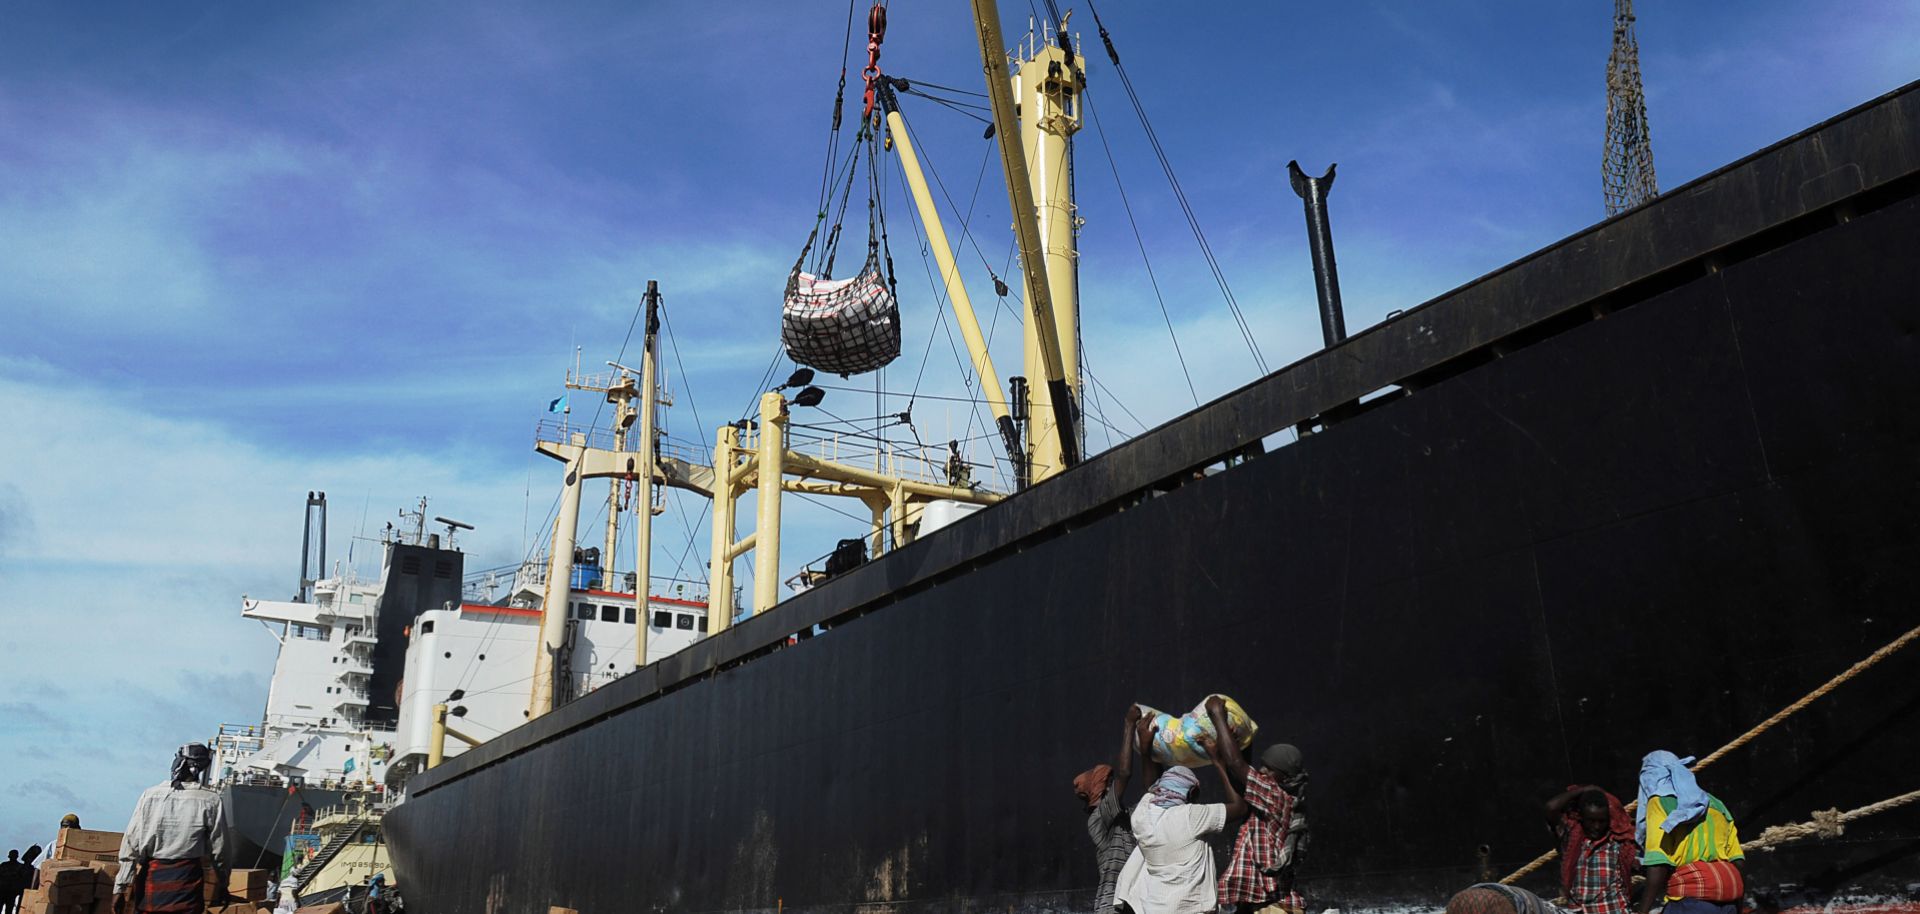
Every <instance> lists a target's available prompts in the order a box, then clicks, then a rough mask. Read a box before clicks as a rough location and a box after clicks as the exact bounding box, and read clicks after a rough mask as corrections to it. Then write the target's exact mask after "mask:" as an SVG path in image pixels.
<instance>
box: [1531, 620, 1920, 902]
mask: <svg viewBox="0 0 1920 914" xmlns="http://www.w3.org/2000/svg"><path fill="white" fill-rule="evenodd" d="M1915 638H1920V626H1916V627H1915V628H1913V629H1911V630H1909V631H1908V632H1907V633H1906V634H1904V635H1901V636H1900V637H1898V638H1895V639H1893V640H1892V641H1891V642H1888V643H1887V645H1886V646H1885V647H1882V648H1881V649H1879V650H1877V651H1874V652H1873V653H1871V654H1868V655H1867V657H1866V659H1864V660H1862V661H1860V662H1859V663H1856V664H1854V665H1853V666H1850V667H1847V668H1846V670H1844V671H1842V672H1841V673H1840V675H1838V676H1835V677H1833V678H1832V679H1829V680H1827V681H1826V684H1824V685H1822V686H1820V687H1819V688H1817V689H1814V690H1813V691H1811V692H1808V693H1807V694H1806V695H1805V696H1804V697H1802V698H1801V699H1800V700H1799V701H1796V702H1794V703H1793V704H1790V705H1787V706H1786V707H1784V708H1781V709H1780V711H1779V712H1778V713H1776V714H1774V715H1773V716H1772V717H1769V718H1767V719H1766V720H1763V721H1761V722H1760V723H1759V724H1758V725H1756V726H1755V727H1754V728H1753V729H1751V730H1748V731H1747V732H1745V733H1742V734H1740V736H1739V737H1738V738H1736V739H1734V741H1733V742H1730V743H1728V744H1726V745H1724V746H1721V747H1720V748H1719V749H1717V750H1715V751H1714V752H1713V754H1711V755H1708V756H1707V757H1706V758H1703V759H1701V760H1699V761H1697V762H1695V763H1693V768H1692V770H1694V771H1699V770H1700V769H1702V768H1705V767H1707V766H1708V765H1711V764H1713V763H1714V762H1717V761H1719V760H1720V759H1721V758H1723V757H1724V756H1726V754H1727V753H1729V752H1732V751H1733V750H1735V749H1738V748H1740V747H1741V746H1744V745H1746V744H1748V743H1750V742H1753V741H1754V739H1755V738H1756V737H1758V736H1759V735H1760V734H1762V733H1765V732H1767V731H1768V730H1771V729H1773V727H1774V726H1776V725H1778V724H1779V723H1780V722H1781V721H1783V720H1786V719H1787V718H1789V717H1792V716H1793V715H1795V714H1797V713H1799V712H1800V711H1801V710H1803V709H1805V708H1806V706H1807V705H1810V704H1813V703H1814V701H1816V700H1818V699H1819V698H1820V697H1821V696H1824V695H1826V694H1827V693H1828V692H1831V691H1833V690H1834V689H1837V688H1839V687H1840V686H1841V684H1843V683H1845V682H1846V681H1847V680H1849V679H1852V678H1853V677H1855V676H1858V675H1860V674H1861V673H1863V672H1866V670H1867V669H1868V668H1869V667H1872V666H1873V665H1874V664H1876V663H1879V662H1880V661H1882V660H1885V659H1886V658H1887V657H1888V656H1890V655H1892V654H1893V653H1894V652H1895V651H1898V650H1900V649H1901V648H1903V647H1906V646H1907V645H1908V644H1910V643H1912V642H1913V640H1914V639H1915ZM1915 796H1916V794H1906V795H1905V796H1901V797H1894V798H1892V799H1890V800H1883V801H1881V802H1880V803H1876V804H1874V805H1873V806H1864V807H1861V809H1856V810H1853V812H1855V813H1860V815H1872V814H1873V812H1879V811H1880V810H1881V809H1892V808H1894V807H1896V806H1904V805H1906V804H1908V803H1911V802H1913V801H1914V798H1915ZM1638 802H1639V801H1637V800H1636V801H1634V802H1633V803H1628V804H1627V807H1626V808H1627V811H1628V812H1632V811H1633V808H1634V807H1635V806H1636V805H1638ZM1862 810H1872V811H1873V812H1862ZM1829 812H1831V810H1829ZM1815 818H1816V819H1818V818H1819V816H1818V814H1816V816H1815ZM1855 818H1858V816H1855ZM1849 821H1851V820H1849ZM1776 827H1777V828H1795V827H1797V826H1776ZM1768 831H1769V832H1770V831H1772V829H1768ZM1815 833H1817V832H1815ZM1766 838H1767V833H1765V832H1763V833H1761V835H1760V837H1759V838H1756V839H1754V840H1755V842H1762V841H1765V840H1766ZM1779 840H1786V839H1779ZM1761 846H1762V847H1764V846H1765V845H1764V844H1763V845H1761ZM1559 856H1560V852H1559V851H1558V850H1550V851H1547V852H1546V853H1544V854H1541V855H1540V856H1538V857H1535V858H1533V860H1532V862H1530V863H1528V864H1527V865H1526V866H1523V867H1521V868H1519V869H1517V870H1514V871H1513V873H1512V874H1511V875H1509V876H1507V878H1505V879H1502V880H1500V884H1501V885H1512V884H1514V883H1515V882H1518V881H1519V880H1521V879H1524V878H1526V877H1527V876H1529V875H1532V874H1533V873H1535V872H1537V871H1538V870H1539V869H1540V868H1541V867H1543V866H1546V865H1547V864H1549V863H1552V862H1553V861H1554V860H1555V859H1556V858H1558V857H1559Z"/></svg>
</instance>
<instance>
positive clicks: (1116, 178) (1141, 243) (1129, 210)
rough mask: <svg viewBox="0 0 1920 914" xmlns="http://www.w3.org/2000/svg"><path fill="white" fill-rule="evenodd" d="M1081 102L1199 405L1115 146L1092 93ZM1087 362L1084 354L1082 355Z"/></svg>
mask: <svg viewBox="0 0 1920 914" xmlns="http://www.w3.org/2000/svg"><path fill="white" fill-rule="evenodd" d="M1080 99H1081V101H1082V103H1084V104H1085V105H1086V106H1087V117H1088V119H1090V120H1092V121H1093V131H1094V133H1095V134H1096V135H1097V136H1099V137H1100V149H1101V150H1102V151H1103V152H1105V153H1106V155H1107V167H1108V168H1109V169H1112V171H1113V186H1114V187H1115V188H1116V189H1118V190H1119V191H1120V208H1121V209H1122V210H1124V211H1125V212H1126V214H1127V226H1128V227H1129V228H1132V229H1133V243H1134V244H1135V245H1136V246H1138V247H1139V248H1140V262H1141V263H1143V264H1145V265H1146V268H1147V284H1148V285H1150V286H1152V287H1153V300H1154V301H1156V302H1159V303H1160V317H1161V319H1162V320H1164V321H1166V322H1167V338H1168V339H1170V340H1172V341H1173V355H1174V358H1175V359H1177V360H1179V362H1180V374H1181V376H1182V377H1184V378H1186V379H1187V394H1188V395H1189V396H1191V397H1193V405H1195V406H1199V405H1200V392H1199V391H1198V390H1196V389H1194V386H1193V373H1192V372H1191V371H1188V370H1187V356H1186V353H1183V352H1181V351H1180V337H1179V335H1178V334H1176V333H1174V332H1173V315H1172V314H1169V313H1168V312H1167V299H1166V297H1165V296H1163V295H1161V294H1160V279H1159V277H1157V276H1155V275H1154V273H1153V260H1152V259H1151V258H1149V257H1148V256H1147V242H1146V239H1144V238H1142V237H1141V236H1140V223H1139V222H1138V221H1136V220H1135V219H1134V217H1133V203H1132V202H1131V201H1129V200H1128V199H1127V188H1126V185H1124V184H1122V183H1121V181H1120V166H1119V165H1118V164H1117V163H1115V162H1114V160H1113V147H1111V146H1109V145H1107V131H1106V129H1105V128H1103V127H1101V126H1100V114H1099V112H1098V111H1096V110H1094V107H1093V99H1092V97H1091V96H1088V95H1086V94H1084V93H1083V94H1082V95H1081V97H1080ZM1081 358H1082V361H1083V362H1084V360H1085V356H1084V355H1082V357H1081Z"/></svg>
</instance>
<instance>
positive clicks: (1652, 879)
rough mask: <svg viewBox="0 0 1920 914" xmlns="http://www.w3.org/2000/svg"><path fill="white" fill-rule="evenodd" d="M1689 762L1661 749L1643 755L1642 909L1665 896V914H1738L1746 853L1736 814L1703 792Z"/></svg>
mask: <svg viewBox="0 0 1920 914" xmlns="http://www.w3.org/2000/svg"><path fill="white" fill-rule="evenodd" d="M1692 763H1693V759H1691V758H1680V757H1678V756H1676V755H1674V754H1673V753H1671V752H1668V751H1666V750H1664V749H1660V750H1655V751H1653V752H1649V753H1647V756H1646V758H1645V759H1643V760H1641V763H1640V807H1639V814H1638V819H1639V821H1638V823H1637V830H1638V835H1637V837H1638V838H1639V841H1640V846H1641V848H1643V850H1642V851H1641V853H1640V863H1641V865H1642V866H1645V867H1646V869H1647V889H1646V894H1644V895H1643V896H1641V898H1640V908H1639V910H1640V914H1647V912H1648V911H1651V910H1652V909H1653V906H1654V905H1655V904H1658V903H1659V902H1661V901H1662V900H1664V901H1665V903H1666V914H1736V912H1738V910H1739V908H1740V902H1741V900H1742V899H1743V898H1745V896H1746V879H1745V877H1744V875H1743V874H1742V873H1741V871H1740V861H1742V860H1744V859H1745V858H1746V853H1745V852H1744V851H1742V850H1741V849H1740V834H1739V830H1738V829H1737V828H1735V826H1734V822H1733V813H1731V812H1729V811H1727V806H1726V804H1724V803H1722V802H1720V799H1719V798H1718V797H1716V796H1714V795H1713V794H1710V793H1708V792H1706V791H1704V790H1701V789H1700V784H1699V782H1698V781H1695V780H1694V778H1693V772H1692V771H1691V770H1689V769H1688V768H1687V766H1688V765H1690V764H1692Z"/></svg>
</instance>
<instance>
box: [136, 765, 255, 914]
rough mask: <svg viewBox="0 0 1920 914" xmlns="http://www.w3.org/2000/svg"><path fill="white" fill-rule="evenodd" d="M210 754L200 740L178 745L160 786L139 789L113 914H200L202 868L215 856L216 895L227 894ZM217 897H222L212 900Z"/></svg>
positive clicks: (225, 859) (222, 837)
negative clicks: (209, 777) (210, 781)
mask: <svg viewBox="0 0 1920 914" xmlns="http://www.w3.org/2000/svg"><path fill="white" fill-rule="evenodd" d="M212 763H213V753H211V752H209V751H208V750H207V747H206V746H203V745H201V744H199V743H189V744H187V745H185V746H182V747H180V751H179V752H178V753H177V754H175V755H174V758H173V772H172V774H171V775H170V776H169V777H168V778H167V780H166V782H165V783H161V784H156V785H154V786H152V787H149V788H147V789H146V791H145V792H144V793H142V794H140V801H139V802H138V803H136V804H135V805H134V808H133V818H132V819H131V820H129V821H128V822H127V831H126V834H125V835H123V836H122V837H121V839H120V874H119V876H118V877H117V878H116V879H114V882H113V889H114V897H113V910H114V914H203V912H204V911H205V910H206V901H205V894H204V882H205V870H204V869H203V867H202V863H201V861H202V860H203V859H208V858H210V859H211V860H212V861H213V869H214V878H215V879H216V882H215V885H216V886H218V888H217V889H216V891H215V892H214V894H215V895H217V896H220V897H221V898H224V896H225V895H226V890H225V887H226V884H227V874H228V871H229V867H230V866H231V862H230V860H229V859H228V850H227V834H226V817H225V815H224V814H223V813H222V811H221V808H220V793H219V791H217V790H214V789H212V788H210V787H208V786H207V785H206V784H205V783H204V779H205V778H206V775H207V768H208V766H209V765H211V764H212ZM216 900H219V898H216Z"/></svg>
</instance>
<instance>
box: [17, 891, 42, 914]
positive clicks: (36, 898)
mask: <svg viewBox="0 0 1920 914" xmlns="http://www.w3.org/2000/svg"><path fill="white" fill-rule="evenodd" d="M20 914H47V893H45V892H43V891H41V890H39V889H28V890H26V891H24V892H21V893H20Z"/></svg>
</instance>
